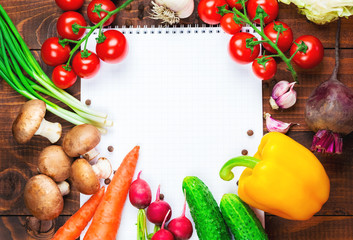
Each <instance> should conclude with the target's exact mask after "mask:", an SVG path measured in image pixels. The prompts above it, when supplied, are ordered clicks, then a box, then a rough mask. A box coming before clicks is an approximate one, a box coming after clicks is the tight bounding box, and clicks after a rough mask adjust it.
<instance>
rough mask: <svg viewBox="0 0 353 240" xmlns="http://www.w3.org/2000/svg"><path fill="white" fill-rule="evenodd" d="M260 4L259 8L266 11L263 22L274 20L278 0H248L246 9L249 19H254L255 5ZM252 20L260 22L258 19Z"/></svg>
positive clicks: (276, 13)
mask: <svg viewBox="0 0 353 240" xmlns="http://www.w3.org/2000/svg"><path fill="white" fill-rule="evenodd" d="M258 5H260V6H261V8H262V9H263V10H264V11H265V12H266V13H267V15H268V16H267V17H265V19H264V23H265V24H268V23H270V22H272V21H273V20H275V19H276V18H277V15H278V2H277V0H249V1H248V5H247V7H246V8H247V10H248V14H249V18H250V19H254V17H255V16H256V9H257V6H258ZM254 22H256V23H260V20H259V19H256V20H255V21H254Z"/></svg>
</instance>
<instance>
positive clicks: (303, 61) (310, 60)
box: [290, 35, 324, 69]
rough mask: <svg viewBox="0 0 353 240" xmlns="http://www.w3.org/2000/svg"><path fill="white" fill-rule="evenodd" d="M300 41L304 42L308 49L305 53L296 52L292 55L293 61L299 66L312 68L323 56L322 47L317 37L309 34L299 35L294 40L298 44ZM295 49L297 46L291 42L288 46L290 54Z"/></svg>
mask: <svg viewBox="0 0 353 240" xmlns="http://www.w3.org/2000/svg"><path fill="white" fill-rule="evenodd" d="M302 41H303V42H304V43H305V44H306V46H308V49H307V51H306V53H303V52H297V53H296V54H295V55H294V57H293V62H295V64H297V65H298V66H299V67H301V68H305V69H309V68H313V67H315V66H317V65H318V64H319V63H320V62H321V61H322V59H323V58H324V47H323V46H322V43H321V41H320V40H319V39H318V38H316V37H314V36H311V35H303V36H300V37H299V38H297V39H296V40H295V41H294V42H296V43H299V44H300V43H301V42H302ZM297 49H298V46H297V45H296V44H295V43H293V45H292V47H291V48H290V55H291V56H292V55H293V54H294V53H295V51H296V50H297Z"/></svg>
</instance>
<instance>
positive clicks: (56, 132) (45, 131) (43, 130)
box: [34, 118, 62, 143]
mask: <svg viewBox="0 0 353 240" xmlns="http://www.w3.org/2000/svg"><path fill="white" fill-rule="evenodd" d="M61 130H62V129H61V124H60V123H57V122H56V123H52V122H49V121H47V120H45V119H44V118H43V120H42V122H41V123H40V126H39V128H38V130H37V131H36V132H35V133H34V135H40V136H43V137H46V138H48V140H49V141H50V142H51V143H56V142H57V141H58V140H59V139H60V137H61Z"/></svg>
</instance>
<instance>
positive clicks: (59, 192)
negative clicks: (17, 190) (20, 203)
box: [24, 174, 69, 220]
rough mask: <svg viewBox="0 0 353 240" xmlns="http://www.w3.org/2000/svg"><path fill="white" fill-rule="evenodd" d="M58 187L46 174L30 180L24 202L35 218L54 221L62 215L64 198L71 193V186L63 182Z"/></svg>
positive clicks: (25, 191)
mask: <svg viewBox="0 0 353 240" xmlns="http://www.w3.org/2000/svg"><path fill="white" fill-rule="evenodd" d="M58 185H59V186H58ZM58 185H57V184H56V183H55V182H54V180H53V179H51V178H50V177H48V176H46V175H44V174H39V175H36V176H34V177H32V178H30V179H29V180H28V182H27V184H26V186H25V189H24V202H25V205H26V207H27V209H28V210H29V211H30V213H32V214H33V216H35V217H36V218H38V219H39V220H52V219H54V218H56V217H58V216H59V215H60V213H61V211H62V210H63V207H64V199H63V197H62V196H63V195H65V194H67V193H68V192H69V190H68V186H69V184H68V183H67V182H61V183H60V184H58Z"/></svg>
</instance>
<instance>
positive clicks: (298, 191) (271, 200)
mask: <svg viewBox="0 0 353 240" xmlns="http://www.w3.org/2000/svg"><path fill="white" fill-rule="evenodd" d="M236 166H244V167H247V168H246V169H245V170H244V171H243V173H242V174H241V176H240V179H239V184H238V195H239V197H240V198H241V199H242V200H243V201H244V202H246V203H248V204H249V205H251V206H253V207H255V208H258V209H261V210H263V211H265V212H268V213H271V214H274V215H277V216H280V217H283V218H286V219H291V220H307V219H309V218H311V217H312V216H313V215H314V214H315V213H317V212H318V211H319V210H320V209H321V207H322V205H323V204H324V203H325V202H326V201H327V199H328V197H329V193H330V181H329V178H328V176H327V174H326V172H325V169H324V167H323V166H322V165H321V163H320V161H319V160H318V159H317V158H316V157H315V155H314V154H313V153H312V152H310V151H309V150H308V149H307V148H305V147H304V146H302V145H301V144H299V143H298V142H296V141H294V140H293V139H291V138H290V137H288V136H286V135H284V134H282V133H278V132H270V133H268V134H266V135H265V136H264V137H263V138H262V140H261V143H260V146H259V148H258V151H257V153H256V154H255V155H254V157H251V156H241V157H237V158H233V159H231V160H229V161H228V162H227V163H225V164H224V166H223V167H222V169H221V171H220V176H221V178H222V179H224V180H227V181H229V180H231V179H232V178H233V177H234V175H233V173H232V172H231V170H232V168H233V167H236Z"/></svg>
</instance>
